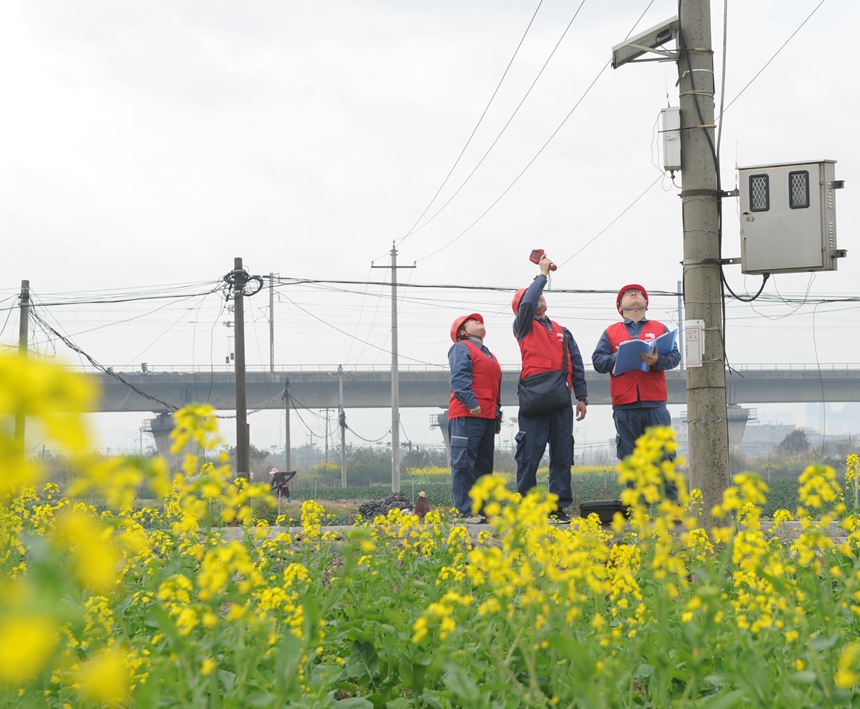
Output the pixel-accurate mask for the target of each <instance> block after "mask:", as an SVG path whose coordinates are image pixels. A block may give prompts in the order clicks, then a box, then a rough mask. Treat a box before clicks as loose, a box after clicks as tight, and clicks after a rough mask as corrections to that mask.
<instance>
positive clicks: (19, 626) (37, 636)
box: [0, 614, 60, 687]
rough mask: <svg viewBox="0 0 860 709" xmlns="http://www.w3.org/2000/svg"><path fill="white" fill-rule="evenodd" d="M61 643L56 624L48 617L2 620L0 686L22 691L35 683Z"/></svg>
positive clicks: (37, 616) (32, 616)
mask: <svg viewBox="0 0 860 709" xmlns="http://www.w3.org/2000/svg"><path fill="white" fill-rule="evenodd" d="M59 641H60V634H59V626H58V624H57V622H56V621H55V620H54V619H53V618H51V617H49V616H47V615H31V614H26V615H15V616H7V617H5V618H2V619H0V684H2V685H4V686H6V687H16V686H18V687H20V686H21V685H24V684H26V683H27V682H29V681H30V680H32V679H34V678H35V677H36V676H37V675H38V674H39V673H40V672H41V671H42V670H43V669H44V668H45V665H46V664H47V662H48V660H50V658H51V655H52V654H53V652H54V649H55V648H56V647H57V644H58V643H59Z"/></svg>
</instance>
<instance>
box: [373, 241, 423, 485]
mask: <svg viewBox="0 0 860 709" xmlns="http://www.w3.org/2000/svg"><path fill="white" fill-rule="evenodd" d="M370 267H371V268H390V269H391V492H395V493H396V492H400V372H399V371H398V358H397V247H396V246H395V244H394V242H393V241H392V242H391V265H390V266H374V265H373V264H371V266H370ZM400 268H415V265H414V264H413V265H412V266H401V267H400Z"/></svg>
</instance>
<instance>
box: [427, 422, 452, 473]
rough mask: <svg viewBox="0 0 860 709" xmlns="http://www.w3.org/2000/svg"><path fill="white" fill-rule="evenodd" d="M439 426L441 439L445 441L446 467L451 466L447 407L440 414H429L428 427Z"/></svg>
mask: <svg viewBox="0 0 860 709" xmlns="http://www.w3.org/2000/svg"><path fill="white" fill-rule="evenodd" d="M437 426H438V427H439V430H440V431H442V440H443V441H445V453H446V454H447V455H448V467H449V468H450V467H451V437H450V436H449V435H448V409H445V410H444V411H443V412H442V413H441V414H430V428H436V427H437Z"/></svg>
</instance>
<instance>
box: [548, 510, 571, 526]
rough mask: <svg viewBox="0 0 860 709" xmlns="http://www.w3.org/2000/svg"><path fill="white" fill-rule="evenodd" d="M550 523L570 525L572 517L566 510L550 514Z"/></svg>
mask: <svg viewBox="0 0 860 709" xmlns="http://www.w3.org/2000/svg"><path fill="white" fill-rule="evenodd" d="M549 521H550V522H552V523H553V524H570V516H569V515H568V514H567V512H565V511H564V510H556V511H555V512H550V513H549Z"/></svg>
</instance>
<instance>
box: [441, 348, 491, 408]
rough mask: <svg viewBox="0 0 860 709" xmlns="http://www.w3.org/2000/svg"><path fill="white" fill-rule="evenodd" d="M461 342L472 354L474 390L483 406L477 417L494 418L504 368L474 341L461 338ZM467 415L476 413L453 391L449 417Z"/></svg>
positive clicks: (479, 403)
mask: <svg viewBox="0 0 860 709" xmlns="http://www.w3.org/2000/svg"><path fill="white" fill-rule="evenodd" d="M461 342H462V343H463V344H464V345H466V347H468V348H469V353H470V354H471V355H472V391H473V392H474V394H475V398H476V399H477V400H478V405H479V406H480V407H481V413H480V415H479V416H478V417H477V418H482V419H494V418H496V408H497V407H498V403H499V386H500V385H501V383H502V368H501V367H500V366H499V363H498V361H496V359H495V357H494V358H493V359H490V358H489V357H487V355H485V354H484V353H483V352H482V351H481V348H480V347H478V345H476V344H475V343H474V342H469V340H461ZM465 416H474V414H470V413H469V409H467V408H466V405H465V404H464V403H463V402H462V401H460V400H459V399H458V398H457V397H456V396H454V392H453V391H452V392H451V399H450V401H449V402H448V418H449V419H455V418H463V417H465Z"/></svg>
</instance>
